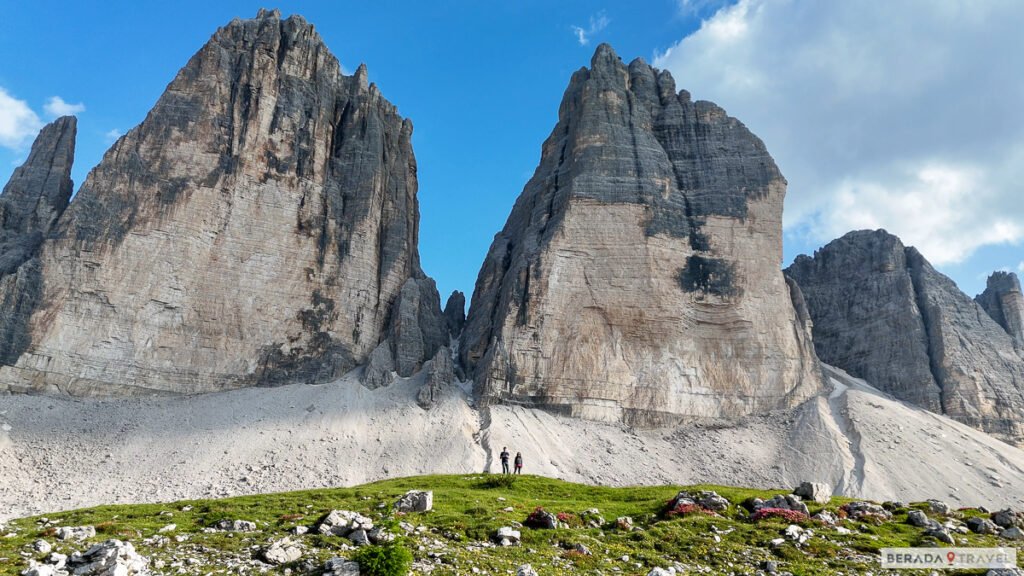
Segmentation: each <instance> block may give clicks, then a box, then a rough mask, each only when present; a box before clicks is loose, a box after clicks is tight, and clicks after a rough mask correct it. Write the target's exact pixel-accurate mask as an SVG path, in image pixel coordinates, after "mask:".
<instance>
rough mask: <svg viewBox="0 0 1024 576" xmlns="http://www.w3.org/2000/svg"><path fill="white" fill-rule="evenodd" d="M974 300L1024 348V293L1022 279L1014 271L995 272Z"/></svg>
mask: <svg viewBox="0 0 1024 576" xmlns="http://www.w3.org/2000/svg"><path fill="white" fill-rule="evenodd" d="M974 300H975V301H976V302H977V303H978V304H980V305H981V307H982V308H984V309H985V312H988V315H989V316H991V317H992V319H993V320H995V321H996V322H997V323H998V324H999V325H1000V326H1002V327H1003V329H1004V330H1006V332H1007V333H1008V334H1009V335H1010V337H1012V338H1013V344H1014V346H1016V347H1017V349H1018V350H1024V295H1021V290H1020V280H1018V279H1017V275H1016V274H1014V273H1013V272H994V273H992V275H991V276H989V277H988V282H987V284H986V286H985V291H984V292H982V293H981V294H979V295H978V296H976V297H975V298H974Z"/></svg>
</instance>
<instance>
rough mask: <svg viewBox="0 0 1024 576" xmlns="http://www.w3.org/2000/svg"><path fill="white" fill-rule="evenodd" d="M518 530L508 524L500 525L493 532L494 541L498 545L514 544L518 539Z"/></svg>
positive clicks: (516, 543) (517, 542)
mask: <svg viewBox="0 0 1024 576" xmlns="http://www.w3.org/2000/svg"><path fill="white" fill-rule="evenodd" d="M520 536H521V534H520V532H519V530H516V529H514V528H511V527H509V526H502V527H501V528H498V530H497V531H496V532H495V533H494V541H495V542H496V543H498V545H500V546H516V545H518V544H519V541H520Z"/></svg>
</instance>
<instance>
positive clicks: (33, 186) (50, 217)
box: [0, 116, 77, 387]
mask: <svg viewBox="0 0 1024 576" xmlns="http://www.w3.org/2000/svg"><path fill="white" fill-rule="evenodd" d="M76 131H77V122H76V120H75V118H74V117H71V116H65V117H63V118H59V119H57V120H56V121H54V122H53V123H52V124H49V125H48V126H46V127H44V128H43V129H42V131H41V132H40V133H39V136H38V137H37V138H36V141H35V142H34V143H33V144H32V151H31V152H30V153H29V156H28V159H27V160H26V161H25V163H24V164H22V165H21V166H20V167H18V168H17V169H15V171H14V174H12V175H11V179H10V181H9V182H8V183H7V185H6V186H4V189H3V193H2V194H0V303H2V306H0V364H7V363H13V362H14V361H16V360H17V358H18V356H19V355H20V354H21V352H22V351H23V350H25V349H26V348H27V347H28V346H29V343H30V341H31V334H30V333H29V330H28V323H29V316H30V315H31V313H32V310H33V309H34V308H35V307H36V305H37V304H38V302H39V299H40V297H41V292H42V277H41V273H40V270H41V265H40V263H39V260H38V258H36V256H37V254H38V252H39V247H40V245H41V244H42V243H43V239H44V238H45V237H46V236H47V235H48V234H49V233H50V230H51V229H52V228H53V227H54V225H55V224H56V223H57V219H58V218H60V216H61V214H63V213H64V210H65V209H66V208H67V206H68V201H69V200H70V198H71V191H72V189H73V188H74V183H73V182H72V181H71V165H72V164H73V163H74V160H75V134H76ZM0 387H2V384H0Z"/></svg>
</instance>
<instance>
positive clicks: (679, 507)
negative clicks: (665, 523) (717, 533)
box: [665, 502, 715, 518]
mask: <svg viewBox="0 0 1024 576" xmlns="http://www.w3.org/2000/svg"><path fill="white" fill-rule="evenodd" d="M690 514H704V515H706V516H714V515H715V513H714V512H712V511H710V510H707V509H706V508H704V507H703V506H699V505H697V504H685V503H682V502H680V503H679V504H676V507H675V508H673V509H671V510H669V511H668V512H666V513H665V517H666V518H675V517H682V516H689V515H690Z"/></svg>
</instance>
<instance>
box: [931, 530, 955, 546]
mask: <svg viewBox="0 0 1024 576" xmlns="http://www.w3.org/2000/svg"><path fill="white" fill-rule="evenodd" d="M924 535H925V536H931V537H932V538H935V539H936V540H938V541H939V542H945V543H946V544H956V540H954V539H953V536H952V535H951V534H950V533H949V531H948V530H946V529H945V528H942V527H936V528H929V529H928V530H925V532H924Z"/></svg>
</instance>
